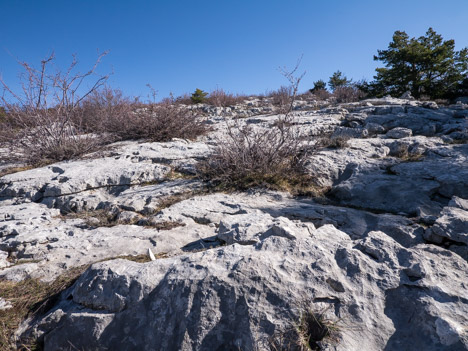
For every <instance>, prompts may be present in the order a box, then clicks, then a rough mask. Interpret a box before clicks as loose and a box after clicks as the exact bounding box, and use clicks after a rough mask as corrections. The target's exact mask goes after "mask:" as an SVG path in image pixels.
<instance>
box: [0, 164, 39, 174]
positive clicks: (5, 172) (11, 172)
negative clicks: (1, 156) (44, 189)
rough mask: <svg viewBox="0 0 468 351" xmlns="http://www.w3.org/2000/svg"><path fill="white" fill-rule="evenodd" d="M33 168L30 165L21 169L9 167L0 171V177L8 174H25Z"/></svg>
mask: <svg viewBox="0 0 468 351" xmlns="http://www.w3.org/2000/svg"><path fill="white" fill-rule="evenodd" d="M32 168H33V167H32V166H30V165H28V166H21V167H8V168H3V169H0V177H3V176H5V175H7V174H13V173H18V172H23V171H27V170H30V169H32Z"/></svg>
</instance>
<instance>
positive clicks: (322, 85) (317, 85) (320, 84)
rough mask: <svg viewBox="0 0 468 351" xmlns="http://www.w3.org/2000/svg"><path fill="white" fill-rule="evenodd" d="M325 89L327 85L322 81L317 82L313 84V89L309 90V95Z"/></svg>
mask: <svg viewBox="0 0 468 351" xmlns="http://www.w3.org/2000/svg"><path fill="white" fill-rule="evenodd" d="M326 89H327V83H325V81H323V80H322V79H319V80H317V81H316V82H314V87H313V88H312V89H309V91H310V92H311V93H314V92H316V91H317V90H326Z"/></svg>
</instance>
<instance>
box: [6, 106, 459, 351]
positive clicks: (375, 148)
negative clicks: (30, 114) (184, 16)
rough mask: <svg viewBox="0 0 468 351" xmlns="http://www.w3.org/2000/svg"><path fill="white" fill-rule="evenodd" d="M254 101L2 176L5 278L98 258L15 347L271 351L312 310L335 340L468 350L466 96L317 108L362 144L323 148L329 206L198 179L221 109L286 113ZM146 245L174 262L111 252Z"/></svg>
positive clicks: (348, 344) (316, 171)
mask: <svg viewBox="0 0 468 351" xmlns="http://www.w3.org/2000/svg"><path fill="white" fill-rule="evenodd" d="M244 105H245V106H244ZM244 105H242V106H243V107H236V108H231V107H229V108H222V109H217V110H211V109H210V108H207V107H206V106H205V107H203V106H202V107H198V108H202V109H203V108H204V109H206V111H204V112H205V113H206V114H207V115H208V116H207V117H206V120H207V122H209V123H210V124H211V126H212V132H211V133H209V134H208V135H206V136H204V137H202V138H200V139H199V140H198V141H197V142H189V141H185V140H174V141H172V142H168V143H136V142H124V143H117V144H115V145H113V147H112V148H111V150H110V151H106V153H105V155H104V156H100V157H98V156H94V157H93V155H90V157H89V158H88V159H82V160H78V161H70V162H61V163H57V164H53V165H49V166H47V167H42V168H38V169H32V170H27V171H23V172H17V173H13V174H9V175H6V176H3V177H0V279H9V280H13V281H21V280H24V279H28V278H38V279H41V280H43V281H52V280H54V279H55V278H56V277H57V276H59V275H60V274H61V273H63V272H66V271H67V270H68V269H70V268H73V267H79V266H83V265H89V264H93V263H94V264H93V265H92V266H91V267H90V268H88V269H87V270H86V272H85V273H84V274H83V275H82V276H81V277H80V278H79V279H78V281H77V282H76V283H75V284H74V285H73V286H72V287H71V288H69V289H67V290H66V291H64V292H63V293H62V294H61V296H60V297H59V299H58V301H57V302H56V303H55V304H54V305H53V306H52V307H51V308H50V309H49V310H48V311H46V312H44V313H43V314H42V315H39V316H36V317H35V318H34V319H32V320H27V321H25V322H24V323H23V324H22V326H21V327H20V329H19V330H18V332H17V336H18V338H19V340H21V338H27V337H30V336H33V337H35V338H38V340H39V342H40V343H43V344H44V346H45V349H46V350H64V349H67V348H69V347H70V345H73V347H75V348H77V349H108V350H136V349H138V350H230V349H233V350H238V349H241V350H264V349H269V348H270V346H271V345H270V343H271V342H272V337H273V338H274V337H277V336H278V335H281V333H282V332H284V331H285V330H288V328H290V327H291V326H292V325H295V324H297V321H298V318H299V316H300V315H301V313H303V312H304V309H305V308H310V309H312V310H314V311H318V312H319V311H325V310H326V315H327V318H328V319H330V320H331V321H338V322H337V326H338V333H337V335H336V336H335V337H334V338H329V339H324V340H323V341H321V342H319V345H320V347H321V348H322V349H323V350H387V351H389V350H406V349H408V350H410V349H417V350H466V349H468V330H467V328H466V326H467V325H468V317H467V316H468V285H467V282H468V263H467V262H468V239H467V238H468V147H467V146H468V144H466V141H467V140H468V122H467V121H468V106H467V105H463V104H457V105H452V106H446V107H442V106H437V104H435V103H431V102H418V101H415V100H409V99H393V98H384V99H372V100H366V101H363V102H359V103H350V104H342V105H340V106H337V107H326V108H323V109H321V110H316V108H317V106H318V105H317V104H312V103H308V102H304V101H303V102H301V103H298V104H296V105H295V110H296V112H295V124H294V127H295V128H299V129H300V130H301V131H302V132H303V133H304V135H305V136H307V137H308V138H310V140H311V141H313V140H314V138H315V137H317V136H322V135H324V134H327V135H333V137H341V138H346V139H349V140H348V141H347V143H346V144H347V145H346V146H345V147H342V148H331V147H330V148H323V149H321V150H319V151H317V152H316V153H314V154H313V155H311V157H310V162H309V164H308V166H307V167H308V171H309V172H310V174H311V175H313V176H314V185H316V186H318V187H321V188H322V189H325V190H327V191H326V194H325V197H324V198H321V199H313V198H307V197H293V196H291V195H289V194H287V193H282V192H274V191H266V190H261V189H253V190H251V191H248V192H239V193H229V194H226V193H207V192H206V184H204V183H203V182H201V181H199V180H196V178H194V177H193V176H194V175H195V174H196V164H197V162H199V161H200V160H201V159H204V158H206V157H209V154H210V151H211V150H212V147H213V145H215V144H216V142H218V141H219V140H222V138H225V137H226V121H225V120H224V117H222V116H245V117H247V118H245V119H243V120H242V121H239V123H241V124H243V123H247V124H249V125H251V126H252V128H257V129H259V130H262V129H265V128H270V127H271V126H272V124H274V123H275V120H276V117H275V116H274V115H273V114H274V108H270V107H269V106H267V105H262V104H261V103H260V101H256V100H251V101H250V100H249V101H247V102H245V104H244ZM254 115H255V116H254ZM2 167H5V166H4V165H2ZM148 249H149V250H151V252H152V253H154V254H155V255H156V256H157V257H161V256H164V257H166V258H158V259H156V260H155V261H152V262H148V263H137V262H131V261H129V260H126V259H112V258H115V257H122V256H135V255H147V254H148ZM163 254H164V255H163ZM109 259H112V260H109ZM103 260H106V261H104V262H101V261H103ZM8 306H10V305H9V302H8V301H6V300H2V299H0V308H8ZM304 306H306V307H304Z"/></svg>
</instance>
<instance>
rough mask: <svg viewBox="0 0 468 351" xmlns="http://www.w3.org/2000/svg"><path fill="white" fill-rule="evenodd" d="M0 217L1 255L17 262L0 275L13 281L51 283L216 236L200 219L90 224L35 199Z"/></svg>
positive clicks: (176, 250) (8, 209) (4, 209)
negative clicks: (72, 271) (161, 226)
mask: <svg viewBox="0 0 468 351" xmlns="http://www.w3.org/2000/svg"><path fill="white" fill-rule="evenodd" d="M0 218H5V219H4V220H3V221H0V253H10V254H13V255H14V258H15V259H16V260H18V261H17V264H15V265H9V267H6V268H4V269H3V270H1V271H0V278H6V279H9V280H14V281H20V280H23V279H26V278H40V279H42V280H46V281H50V280H53V279H55V277H57V276H58V275H60V274H61V273H63V272H64V271H65V270H67V269H69V268H72V267H77V266H81V265H84V264H90V263H94V262H96V261H99V260H103V259H107V258H112V257H117V256H127V255H133V256H134V255H142V254H147V252H148V249H151V250H152V251H153V253H154V254H160V253H168V254H176V253H180V252H182V248H183V247H184V246H187V245H189V244H191V243H193V242H197V241H200V240H202V239H204V238H209V237H212V236H214V235H215V231H214V228H212V227H209V226H205V225H199V224H197V223H192V224H191V225H185V226H179V227H175V228H173V229H170V230H158V229H154V228H145V227H141V226H136V225H116V226H113V227H98V228H92V227H90V228H88V227H87V226H86V225H84V220H82V219H70V220H64V218H62V217H60V216H59V211H58V210H56V209H50V208H47V207H46V206H45V205H42V204H36V203H27V204H21V205H11V206H1V207H0ZM2 257H3V256H0V259H1V258H2ZM1 262H2V261H0V263H1ZM5 262H6V261H5ZM4 265H6V264H5V263H4Z"/></svg>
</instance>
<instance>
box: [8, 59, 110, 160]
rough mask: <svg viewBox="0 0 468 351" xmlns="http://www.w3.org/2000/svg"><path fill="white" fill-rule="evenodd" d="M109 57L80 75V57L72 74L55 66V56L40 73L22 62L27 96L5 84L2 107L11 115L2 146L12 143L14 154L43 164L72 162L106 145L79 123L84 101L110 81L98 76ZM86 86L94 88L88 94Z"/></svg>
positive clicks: (43, 65)
mask: <svg viewBox="0 0 468 351" xmlns="http://www.w3.org/2000/svg"><path fill="white" fill-rule="evenodd" d="M104 55H105V53H104V54H102V55H99V57H98V59H97V60H96V62H95V64H94V66H93V67H92V68H91V69H90V70H88V71H87V72H86V73H84V74H82V73H74V72H75V70H76V66H77V64H78V62H77V60H76V58H75V57H73V61H72V63H71V64H70V66H69V67H68V68H67V69H66V70H60V69H58V68H56V67H55V64H54V62H55V56H54V54H51V55H50V56H49V57H48V58H46V59H44V60H42V61H41V65H40V68H38V69H36V68H35V67H33V66H31V65H30V64H28V63H26V62H19V64H20V65H21V67H22V68H23V69H24V73H23V74H22V75H21V76H20V84H21V87H22V91H21V92H15V91H13V90H12V89H11V88H10V86H9V85H8V84H6V83H5V82H4V81H3V80H1V79H0V83H1V84H2V85H3V94H2V96H1V97H0V102H1V105H2V107H3V109H4V110H5V111H6V115H7V118H6V119H3V120H2V121H3V123H2V132H1V133H0V134H1V135H0V142H6V143H7V144H8V147H9V148H10V150H11V153H10V154H11V155H17V158H19V159H21V160H22V161H25V162H27V163H29V164H42V163H48V162H51V161H61V160H67V159H71V158H74V157H77V156H79V155H82V154H84V153H87V152H90V151H93V150H96V149H97V148H99V147H100V145H101V140H99V139H98V138H96V137H94V136H86V135H83V134H82V133H81V131H80V130H79V128H78V127H77V126H76V125H75V124H74V122H73V119H74V115H75V114H76V111H77V109H78V106H79V105H80V103H81V102H82V101H83V99H84V98H86V97H87V96H88V95H89V94H91V93H92V92H94V91H95V90H97V89H99V87H101V86H102V85H103V84H104V83H105V82H106V80H107V78H108V76H99V75H98V76H97V78H96V77H95V76H96V72H95V71H96V68H97V66H98V65H99V63H100V61H101V59H102V57H103V56H104ZM54 68H55V70H54ZM51 71H53V73H50V72H51ZM86 84H90V86H91V88H89V89H87V90H84V91H82V90H81V88H80V87H82V86H84V85H86ZM80 92H81V95H79V93H80Z"/></svg>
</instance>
